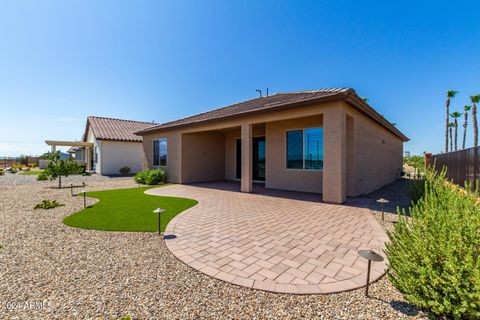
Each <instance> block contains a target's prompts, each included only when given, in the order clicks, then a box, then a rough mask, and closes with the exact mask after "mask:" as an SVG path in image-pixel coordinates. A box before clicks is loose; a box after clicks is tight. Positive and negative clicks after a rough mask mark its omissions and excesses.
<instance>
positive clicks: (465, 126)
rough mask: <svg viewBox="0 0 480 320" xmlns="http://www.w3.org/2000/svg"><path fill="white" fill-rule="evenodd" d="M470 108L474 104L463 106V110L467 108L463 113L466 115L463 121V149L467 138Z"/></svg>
mask: <svg viewBox="0 0 480 320" xmlns="http://www.w3.org/2000/svg"><path fill="white" fill-rule="evenodd" d="M470 109H472V106H465V107H463V110H465V112H464V113H463V115H464V116H465V118H464V119H465V120H464V122H463V143H462V149H465V140H466V139H467V122H468V111H470Z"/></svg>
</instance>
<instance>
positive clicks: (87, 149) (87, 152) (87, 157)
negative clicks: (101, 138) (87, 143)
mask: <svg viewBox="0 0 480 320" xmlns="http://www.w3.org/2000/svg"><path fill="white" fill-rule="evenodd" d="M90 152H91V149H90V147H85V164H86V170H87V171H92V161H90V157H91V154H90Z"/></svg>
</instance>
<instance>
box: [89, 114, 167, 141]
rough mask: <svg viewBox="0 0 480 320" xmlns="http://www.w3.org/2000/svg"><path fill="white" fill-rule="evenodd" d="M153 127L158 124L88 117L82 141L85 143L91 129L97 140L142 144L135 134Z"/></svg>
mask: <svg viewBox="0 0 480 320" xmlns="http://www.w3.org/2000/svg"><path fill="white" fill-rule="evenodd" d="M154 125H158V123H155V122H142V121H132V120H122V119H113V118H103V117H94V116H89V117H88V118H87V125H86V127H85V134H84V136H83V141H86V139H87V137H88V130H89V129H91V130H92V131H93V134H94V135H95V138H96V139H97V140H112V141H129V142H142V141H143V138H142V136H139V135H136V134H135V132H137V131H140V130H143V129H146V128H148V127H151V126H154Z"/></svg>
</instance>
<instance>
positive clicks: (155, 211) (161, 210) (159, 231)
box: [153, 208, 166, 236]
mask: <svg viewBox="0 0 480 320" xmlns="http://www.w3.org/2000/svg"><path fill="white" fill-rule="evenodd" d="M165 211H166V210H165V209H163V208H157V209H155V210H153V213H156V214H158V235H159V236H161V235H162V232H161V229H160V226H161V219H160V216H161V215H162V213H164V212H165Z"/></svg>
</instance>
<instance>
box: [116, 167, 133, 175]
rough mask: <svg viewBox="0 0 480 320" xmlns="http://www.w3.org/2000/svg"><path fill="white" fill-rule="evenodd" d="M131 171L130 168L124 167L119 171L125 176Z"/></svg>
mask: <svg viewBox="0 0 480 320" xmlns="http://www.w3.org/2000/svg"><path fill="white" fill-rule="evenodd" d="M130 171H131V169H130V167H122V168H120V170H118V172H120V173H121V174H123V175H124V176H126V175H128V174H129V173H130Z"/></svg>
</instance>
